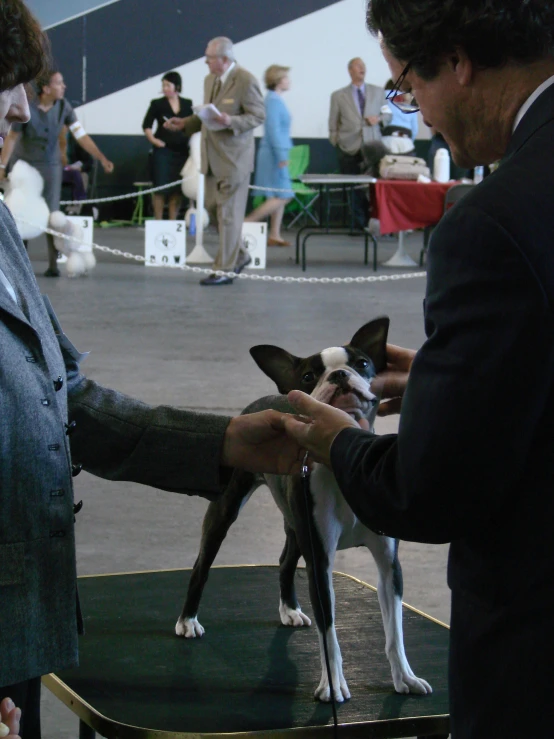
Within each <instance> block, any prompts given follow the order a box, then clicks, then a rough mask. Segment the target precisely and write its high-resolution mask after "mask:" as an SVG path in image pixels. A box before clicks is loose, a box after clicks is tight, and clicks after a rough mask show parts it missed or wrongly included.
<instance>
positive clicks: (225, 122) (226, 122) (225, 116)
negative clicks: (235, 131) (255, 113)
mask: <svg viewBox="0 0 554 739" xmlns="http://www.w3.org/2000/svg"><path fill="white" fill-rule="evenodd" d="M214 121H217V122H218V123H221V125H222V126H226V127H227V128H229V126H230V125H231V116H230V115H229V113H221V115H216V116H215V117H214Z"/></svg>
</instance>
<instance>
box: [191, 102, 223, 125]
mask: <svg viewBox="0 0 554 739" xmlns="http://www.w3.org/2000/svg"><path fill="white" fill-rule="evenodd" d="M193 111H194V112H195V113H196V115H197V116H198V117H199V118H200V120H201V121H202V123H203V124H204V125H205V126H206V128H207V129H208V130H210V131H223V129H224V128H227V127H226V126H224V125H223V124H222V123H219V121H217V120H215V119H216V118H217V117H218V116H220V115H221V113H220V112H219V110H218V109H217V108H216V107H215V105H214V104H213V103H208V104H207V105H195V106H194V107H193Z"/></svg>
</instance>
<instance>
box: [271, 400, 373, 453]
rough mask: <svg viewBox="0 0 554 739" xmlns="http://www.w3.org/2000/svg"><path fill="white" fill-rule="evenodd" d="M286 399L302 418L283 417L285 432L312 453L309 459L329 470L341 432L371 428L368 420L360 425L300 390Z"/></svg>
mask: <svg viewBox="0 0 554 739" xmlns="http://www.w3.org/2000/svg"><path fill="white" fill-rule="evenodd" d="M287 397H288V400H289V403H290V404H291V405H292V406H294V408H295V409H296V410H297V411H298V413H299V414H300V416H292V415H290V416H287V415H284V416H283V420H282V423H283V427H284V428H285V431H286V432H287V434H288V435H289V436H290V437H291V439H294V440H295V441H296V442H297V443H298V444H299V445H300V447H302V449H304V450H305V451H307V452H309V455H310V459H312V460H313V461H314V462H322V463H323V464H325V465H327V467H330V466H331V459H330V455H331V446H332V444H333V441H334V440H335V437H336V436H337V434H338V433H339V432H340V431H342V430H343V429H346V428H363V429H365V430H368V428H369V426H368V423H367V420H365V419H364V420H363V421H361V422H360V423H358V421H355V420H354V419H353V418H352V417H351V416H349V415H348V413H345V411H342V410H340V409H338V408H333V406H332V405H328V404H327V403H320V401H319V400H315V398H312V396H311V395H307V394H306V393H303V392H302V391H301V390H291V392H290V393H289V394H288V396H287Z"/></svg>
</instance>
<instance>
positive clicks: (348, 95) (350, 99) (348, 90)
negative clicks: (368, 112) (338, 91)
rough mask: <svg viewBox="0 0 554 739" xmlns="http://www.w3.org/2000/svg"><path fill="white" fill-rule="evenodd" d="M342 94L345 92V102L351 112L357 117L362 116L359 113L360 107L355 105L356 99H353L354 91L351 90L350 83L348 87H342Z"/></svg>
mask: <svg viewBox="0 0 554 739" xmlns="http://www.w3.org/2000/svg"><path fill="white" fill-rule="evenodd" d="M344 94H345V97H346V100H347V103H348V105H350V108H351V110H352V112H353V113H354V115H356V116H358V118H361V117H362V116H361V113H360V109H359V108H358V105H357V103H356V101H355V100H354V92H353V90H352V87H351V86H350V85H348V87H345V88H344ZM366 100H367V98H366Z"/></svg>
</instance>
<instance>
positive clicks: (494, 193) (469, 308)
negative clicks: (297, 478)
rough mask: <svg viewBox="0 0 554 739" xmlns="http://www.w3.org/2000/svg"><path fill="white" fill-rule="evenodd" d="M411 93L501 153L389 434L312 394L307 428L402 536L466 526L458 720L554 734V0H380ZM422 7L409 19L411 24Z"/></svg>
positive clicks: (464, 214) (452, 221)
mask: <svg viewBox="0 0 554 739" xmlns="http://www.w3.org/2000/svg"><path fill="white" fill-rule="evenodd" d="M368 22H369V27H370V30H371V31H372V32H374V33H377V32H380V33H381V34H382V39H383V42H382V43H383V53H384V55H385V57H386V59H387V61H388V63H389V66H390V68H391V72H392V76H393V78H394V79H395V80H397V82H396V87H397V89H399V91H403V92H405V94H406V97H407V98H408V100H405V101H404V102H405V103H406V105H407V106H411V109H412V110H415V109H416V108H419V109H421V112H422V114H423V116H424V119H425V121H426V123H427V124H428V125H432V126H433V127H434V128H436V129H437V130H439V131H440V132H441V133H442V135H443V136H444V138H445V139H446V141H447V142H448V144H449V146H450V149H451V152H452V156H453V158H454V161H455V162H456V163H457V164H458V165H460V166H462V167H467V168H470V167H473V166H476V165H484V164H487V163H489V162H493V161H497V160H501V162H500V166H499V167H498V169H497V170H496V171H495V172H494V173H493V174H492V175H490V176H489V177H487V178H486V179H485V180H484V181H483V183H482V184H480V185H479V186H477V187H476V188H475V189H474V190H473V191H472V192H471V193H470V194H468V195H466V196H465V197H464V198H463V200H461V201H460V202H459V203H457V204H456V205H455V206H454V207H453V208H452V210H451V211H449V213H448V214H447V215H446V216H445V217H444V218H443V220H442V221H441V223H440V224H439V225H438V227H437V228H436V230H435V232H434V234H433V237H432V239H431V245H430V250H429V265H428V280H427V291H426V298H425V308H424V314H425V330H426V335H427V340H426V341H425V343H424V344H423V346H422V347H421V348H420V349H419V351H418V352H417V353H416V352H411V351H409V350H405V349H400V348H398V347H393V346H389V347H388V371H387V372H386V373H385V374H384V375H383V377H382V379H381V386H382V390H383V397H384V398H385V399H387V401H388V402H387V403H385V404H383V406H382V412H383V413H384V414H386V413H388V412H392V411H394V410H395V409H396V410H397V409H399V407H400V403H401V406H402V407H401V420H400V427H399V433H398V434H391V435H387V436H377V435H374V434H372V433H369V432H367V431H363V430H361V429H360V428H357V427H356V425H355V423H354V422H353V421H352V420H351V419H349V418H347V417H346V415H345V414H343V413H341V412H340V411H337V410H335V409H333V408H331V407H330V406H322V405H321V404H319V403H317V402H316V401H313V400H312V399H311V398H309V397H308V396H305V395H303V394H302V393H298V392H296V393H293V394H291V400H292V401H293V403H294V404H295V406H296V408H297V409H298V410H299V411H300V412H301V413H303V414H306V415H309V416H311V417H312V418H313V419H314V422H313V423H312V424H310V425H305V424H303V423H300V422H299V421H295V420H294V419H292V418H291V419H286V420H285V424H286V426H287V428H288V430H289V433H291V435H293V436H294V438H296V439H297V441H298V442H299V443H300V444H301V445H302V446H305V447H306V448H307V449H308V450H309V451H310V452H311V454H312V455H313V457H314V458H315V459H318V460H320V461H322V462H324V463H326V464H328V465H329V466H330V467H331V468H332V469H333V471H334V473H335V475H336V477H337V480H338V483H339V485H340V488H341V490H342V492H343V494H344V496H345V498H346V499H347V501H348V502H349V503H350V505H351V506H352V508H353V510H354V512H355V513H356V515H358V516H359V518H360V519H361V520H362V521H363V522H364V523H365V524H367V525H368V526H369V527H370V528H372V529H374V530H376V531H381V532H385V533H386V534H388V535H389V536H395V537H398V538H400V539H406V540H411V541H421V542H430V543H441V542H451V547H450V559H449V566H448V582H449V585H450V588H451V591H452V618H451V647H450V705H451V724H452V737H453V738H454V739H466V738H467V739H531V737H532V738H533V739H546V738H547V737H552V736H553V734H554V729H553V726H552V724H553V719H552V711H551V709H548V708H547V706H549V705H551V703H550V701H551V692H552V691H551V688H552V663H553V657H554V648H553V646H552V643H553V642H552V636H551V631H552V613H551V611H550V605H549V604H550V603H551V601H550V597H551V595H552V589H553V585H554V537H553V536H552V526H553V523H552V522H553V521H554V494H553V492H554V313H553V310H554V250H553V249H552V234H553V233H554V210H553V208H552V194H553V192H554V167H553V166H552V162H553V160H554V2H553V0H526V2H522V0H476V1H475V2H471V3H469V2H463V1H461V0H397V2H395V3H390V2H389V0H372V1H371V3H370V6H369V11H368ZM405 24H406V25H405Z"/></svg>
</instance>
